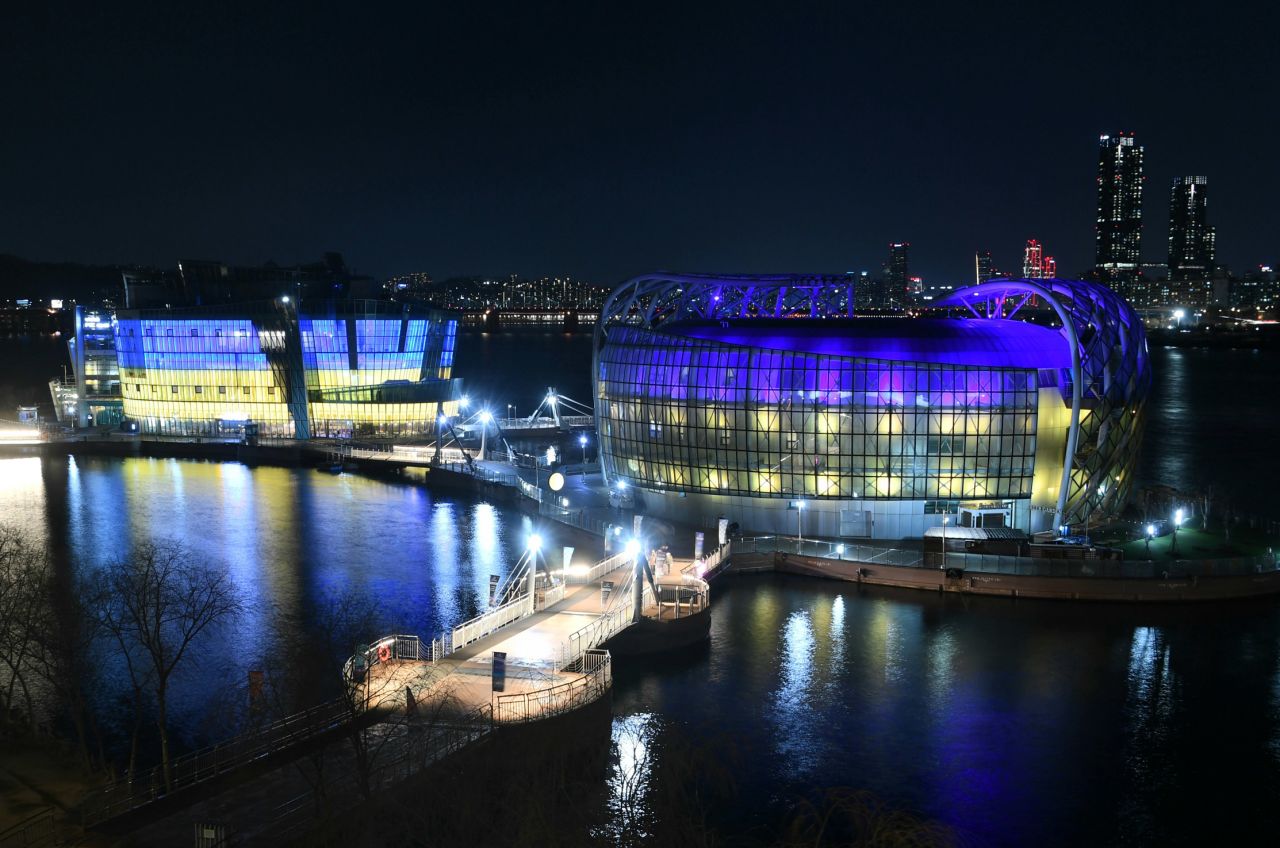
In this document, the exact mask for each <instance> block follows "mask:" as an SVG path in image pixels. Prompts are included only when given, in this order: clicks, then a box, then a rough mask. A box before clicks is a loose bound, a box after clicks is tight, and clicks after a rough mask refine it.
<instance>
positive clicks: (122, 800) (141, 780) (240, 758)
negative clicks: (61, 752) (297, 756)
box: [80, 637, 416, 826]
mask: <svg viewBox="0 0 1280 848" xmlns="http://www.w3.org/2000/svg"><path fill="white" fill-rule="evenodd" d="M415 638H416V637H415ZM351 718H352V714H351V709H350V707H349V706H348V705H347V704H346V703H344V702H343V701H341V700H335V701H329V702H327V703H324V704H320V705H319V706H315V707H312V708H311V709H309V710H304V711H303V712H300V713H295V714H293V715H291V716H287V717H285V718H282V719H280V720H279V721H276V722H274V723H272V724H270V725H268V726H267V727H264V728H261V729H259V730H255V731H252V732H249V733H245V734H242V735H240V736H237V737H235V738H233V739H229V740H227V741H225V742H219V743H218V744H217V745H212V746H210V747H208V748H202V749H201V750H199V751H193V752H192V753H190V754H186V755H184V756H181V757H178V758H177V759H175V760H174V761H173V762H172V763H171V764H170V785H169V786H168V787H166V785H165V780H164V771H163V767H162V766H156V767H154V768H152V769H150V770H148V771H146V772H143V773H141V774H139V775H135V776H134V779H133V780H131V781H130V780H122V781H118V782H116V783H113V784H111V785H110V786H105V787H102V788H101V789H98V790H95V791H93V792H90V793H89V794H88V795H87V796H86V797H85V799H84V801H83V802H82V803H81V805H80V811H81V820H82V822H83V823H84V824H85V825H86V826H92V825H95V824H99V823H101V822H104V821H106V820H108V819H111V818H115V817H116V816H119V815H122V814H124V813H127V812H129V811H130V810H133V809H137V808H138V807H141V806H144V805H146V804H149V803H151V802H153V801H156V800H159V799H160V798H162V797H164V796H166V795H170V794H172V793H174V792H176V791H178V790H180V789H186V788H188V787H191V786H194V785H196V784H198V783H201V782H203V781H205V780H209V779H212V778H214V777H217V776H218V775H222V774H226V773H227V772H230V771H233V770H235V769H238V768H242V767H244V766H245V765H247V764H248V763H251V762H254V761H256V760H259V759H261V758H263V757H266V756H268V755H270V754H273V753H277V752H279V751H282V750H284V749H286V748H289V747H291V746H293V745H297V744H299V743H301V742H304V741H306V740H308V739H312V738H314V737H316V736H319V735H320V734H323V733H326V732H328V731H329V730H332V729H334V728H336V727H340V726H342V725H345V724H346V723H348V722H349V721H350V720H351Z"/></svg>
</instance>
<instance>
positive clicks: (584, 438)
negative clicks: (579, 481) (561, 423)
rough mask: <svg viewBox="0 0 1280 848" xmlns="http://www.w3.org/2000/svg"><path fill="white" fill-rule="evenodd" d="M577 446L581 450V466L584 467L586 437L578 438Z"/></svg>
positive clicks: (585, 461)
mask: <svg viewBox="0 0 1280 848" xmlns="http://www.w3.org/2000/svg"><path fill="white" fill-rule="evenodd" d="M578 445H579V447H581V448H582V464H583V465H586V464H587V437H586V436H579V437H578ZM583 473H584V474H585V473H586V472H585V471H584V472H583Z"/></svg>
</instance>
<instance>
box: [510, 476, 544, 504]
mask: <svg viewBox="0 0 1280 848" xmlns="http://www.w3.org/2000/svg"><path fill="white" fill-rule="evenodd" d="M516 483H517V484H518V485H519V486H520V491H521V492H524V494H525V496H526V497H530V498H533V499H534V500H535V501H537V502H538V503H542V490H541V489H539V488H538V487H537V486H535V485H533V484H532V483H530V482H529V481H528V480H522V479H519V478H517V480H516Z"/></svg>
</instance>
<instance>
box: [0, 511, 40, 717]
mask: <svg viewBox="0 0 1280 848" xmlns="http://www.w3.org/2000/svg"><path fill="white" fill-rule="evenodd" d="M50 570H51V569H50V562H49V556H48V553H47V552H46V551H45V549H44V548H43V546H36V545H35V544H33V543H32V542H31V540H30V539H29V538H28V537H27V536H26V534H24V533H22V532H21V531H19V530H17V529H15V528H13V527H7V526H0V669H3V671H4V673H5V677H6V678H7V679H5V680H0V684H2V687H0V717H8V716H10V715H13V714H15V713H17V714H20V715H21V716H22V720H23V721H25V722H27V723H28V724H30V723H32V722H33V721H34V719H35V706H34V703H33V701H32V697H31V684H32V682H33V679H32V678H33V676H34V673H35V667H34V666H35V663H36V662H37V660H38V654H39V647H40V644H39V640H38V635H39V633H40V631H41V629H42V627H43V625H44V623H45V622H44V617H45V612H46V610H47V608H48V606H47V603H46V599H47V593H48V587H49V575H50ZM18 695H21V698H22V700H21V703H20V704H19V703H18V702H17V701H16V700H15V699H16V697H17V696H18Z"/></svg>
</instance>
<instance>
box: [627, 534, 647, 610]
mask: <svg viewBox="0 0 1280 848" xmlns="http://www.w3.org/2000/svg"><path fill="white" fill-rule="evenodd" d="M627 555H628V556H629V557H631V564H632V569H633V573H634V576H633V577H632V578H631V600H632V610H631V621H632V623H635V622H637V621H639V620H640V618H641V617H642V616H643V615H644V608H643V598H644V571H643V570H642V569H641V567H640V540H639V539H636V538H634V537H633V538H631V539H630V540H628V541H627Z"/></svg>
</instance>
